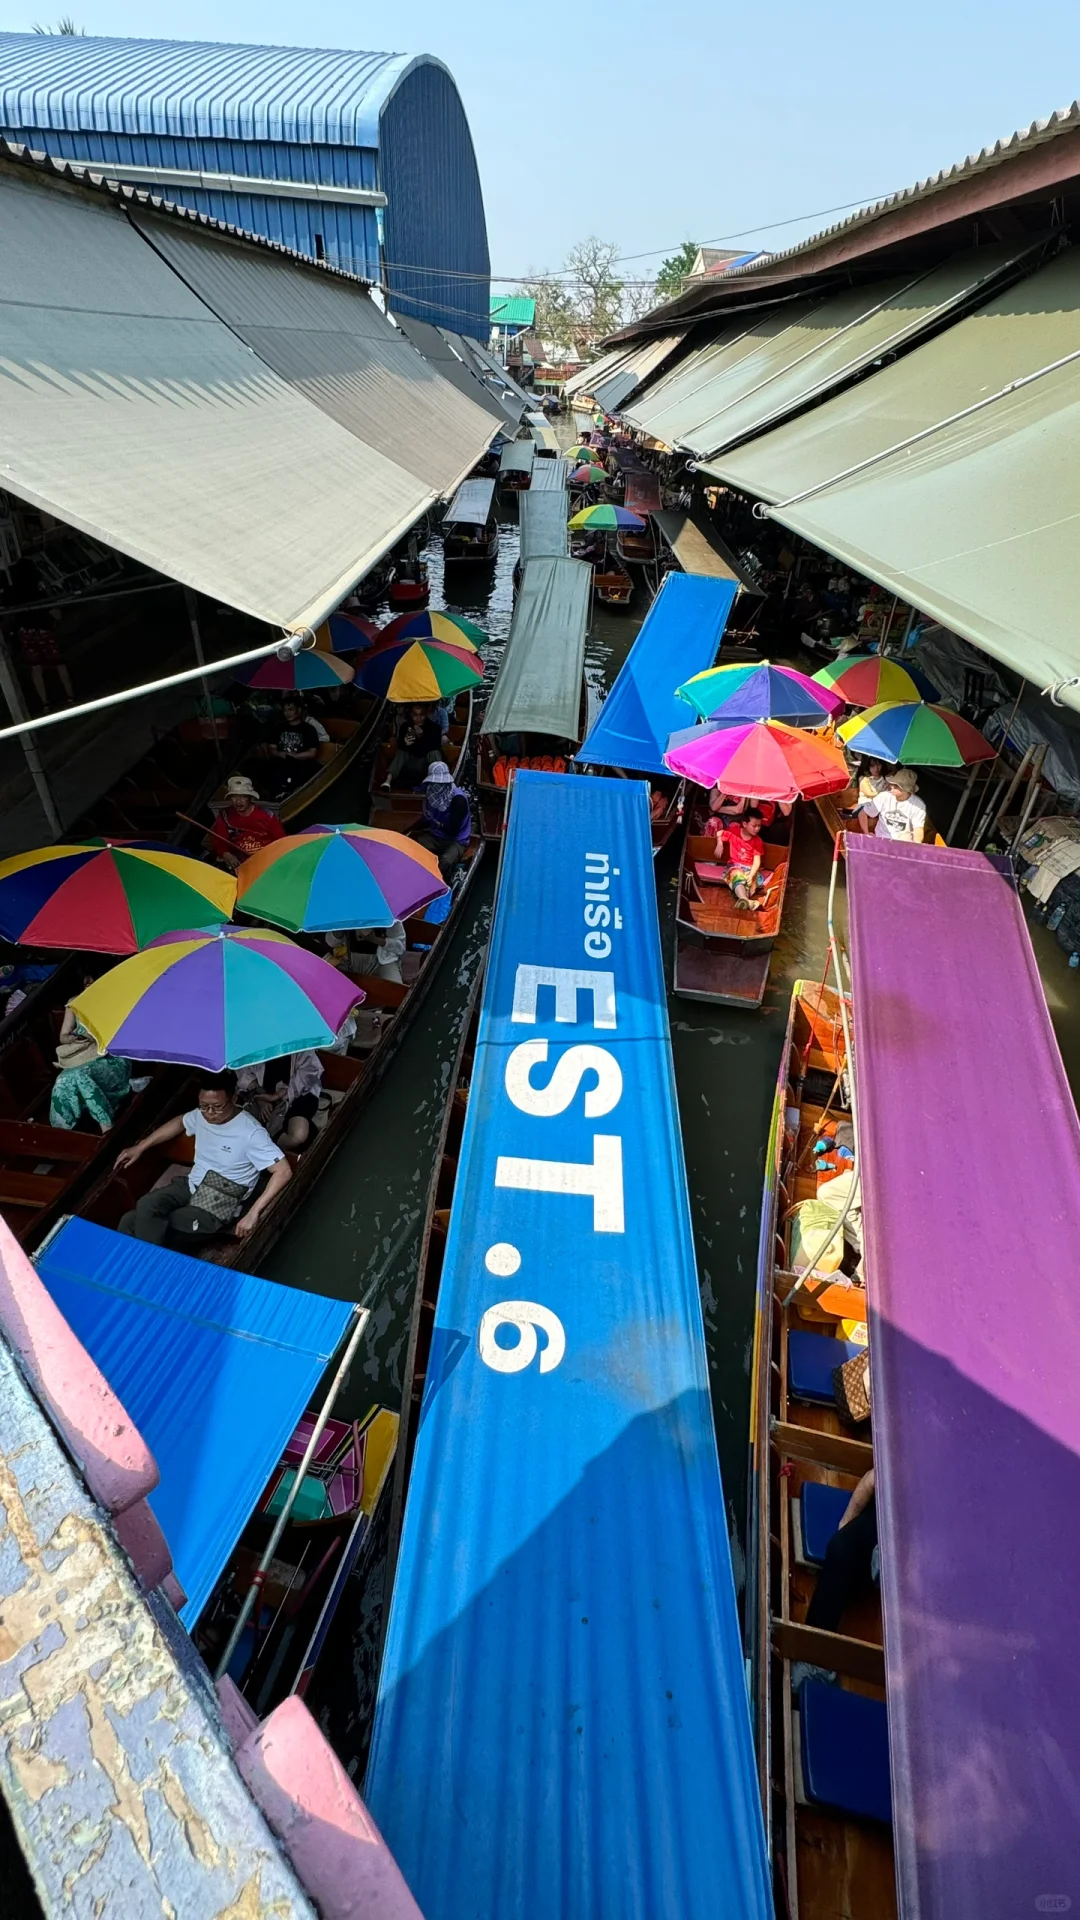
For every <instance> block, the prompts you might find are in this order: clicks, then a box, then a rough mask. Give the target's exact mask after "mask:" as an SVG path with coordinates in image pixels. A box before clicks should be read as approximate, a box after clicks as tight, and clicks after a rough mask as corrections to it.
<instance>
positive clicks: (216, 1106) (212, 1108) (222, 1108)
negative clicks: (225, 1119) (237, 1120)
mask: <svg viewBox="0 0 1080 1920" xmlns="http://www.w3.org/2000/svg"><path fill="white" fill-rule="evenodd" d="M231 1106H232V1101H231V1100H230V1099H229V1096H228V1094H222V1096H221V1098H220V1099H219V1100H200V1101H199V1112H200V1113H204V1114H205V1115H206V1117H207V1119H208V1120H212V1119H213V1117H214V1115H215V1113H228V1111H229V1108H230V1107H231Z"/></svg>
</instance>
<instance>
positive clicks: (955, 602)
mask: <svg viewBox="0 0 1080 1920" xmlns="http://www.w3.org/2000/svg"><path fill="white" fill-rule="evenodd" d="M1078 350H1080V258H1077V257H1076V249H1075V248H1071V247H1070V248H1067V249H1066V250H1065V251H1064V252H1063V253H1061V254H1059V255H1058V256H1057V258H1056V259H1055V260H1053V261H1051V263H1050V265H1049V266H1046V267H1042V268H1040V270H1039V271H1038V272H1037V273H1033V274H1030V275H1029V276H1028V278H1027V279H1026V280H1020V281H1018V282H1017V283H1016V284H1015V285H1013V286H1010V287H1009V289H1008V291H1007V292H1004V293H998V294H996V295H995V296H994V298H993V299H990V300H987V301H986V303H985V304H984V305H983V306H981V307H980V308H979V309H978V311H977V312H975V313H973V314H971V315H970V316H969V317H968V318H967V319H964V320H959V321H957V323H956V325H955V326H952V327H948V328H946V330H945V331H944V332H942V333H939V334H938V335H937V336H936V337H935V338H934V339H932V340H928V341H927V342H926V343H925V344H924V345H922V346H918V347H916V348H915V349H914V350H913V351H912V352H911V353H907V354H905V355H904V356H903V357H902V358H901V359H899V360H897V361H895V362H894V363H893V365H891V366H887V367H883V368H882V369H881V371H880V372H878V373H875V374H873V375H871V376H870V377H869V378H867V379H866V380H863V381H861V382H860V383H859V384H858V385H857V386H855V387H853V388H852V389H851V390H850V392H847V393H843V394H839V395H837V396H836V397H835V398H833V399H831V400H827V401H825V402H824V404H822V405H821V406H817V407H814V408H813V410H812V411H810V412H808V413H807V414H806V415H805V416H804V417H803V418H801V419H798V420H793V421H790V422H789V423H788V424H787V425H786V426H782V427H778V428H777V429H776V430H775V431H774V432H772V433H768V434H764V435H763V436H762V437H761V438H760V439H758V440H755V441H753V442H752V444H751V445H750V446H747V447H741V448H739V449H738V450H737V452H735V453H732V454H725V455H724V456H723V457H722V458H720V459H718V460H717V461H715V462H714V463H711V464H710V467H709V471H710V472H715V473H716V474H717V475H718V476H719V477H720V478H721V479H722V480H724V481H725V482H726V483H728V484H731V485H735V486H739V487H743V488H745V489H746V490H747V491H748V492H751V493H754V494H757V495H758V496H759V497H760V498H763V499H766V500H771V501H775V502H776V503H777V504H776V505H775V506H774V507H773V509H772V513H773V517H774V518H775V519H777V520H779V521H780V522H781V523H782V525H784V526H785V527H790V528H792V529H793V531H794V532H796V533H800V534H803V535H805V537H806V538H807V539H808V540H811V541H813V542H814V544H815V545H816V546H818V547H823V548H824V549H825V551H826V552H828V553H832V554H835V555H836V556H837V557H838V558H839V559H840V560H842V561H844V562H845V563H846V564H849V565H851V566H853V567H856V568H858V570H859V571H860V572H861V573H865V574H867V575H869V577H870V578H871V579H872V580H876V581H878V582H879V583H880V584H881V585H882V586H884V587H886V588H887V589H888V591H889V592H890V593H895V594H898V595H899V596H900V597H901V598H902V599H904V600H906V601H907V602H909V603H910V604H911V605H912V606H915V607H918V608H919V609H920V610H921V612H922V613H923V614H926V615H928V616H929V618H930V619H931V620H936V621H939V622H940V623H941V625H942V626H944V627H946V628H947V629H948V631H949V632H950V633H958V634H961V635H963V637H964V638H965V639H966V640H970V641H972V643H973V644H974V645H975V646H977V647H980V648H981V649H982V650H983V652H985V653H989V654H991V655H992V656H993V658H994V659H995V660H1000V661H1002V662H1004V664H1005V665H1006V666H1008V667H1011V668H1012V669H1013V670H1014V671H1015V672H1016V673H1019V674H1021V675H1023V676H1024V677H1025V678H1026V679H1028V680H1030V681H1031V682H1032V683H1033V684H1034V685H1035V686H1036V687H1046V686H1050V685H1053V684H1055V683H1056V682H1059V681H1061V682H1064V685H1063V686H1062V687H1061V693H1060V698H1061V699H1062V700H1063V701H1064V702H1065V703H1066V704H1068V705H1070V706H1073V707H1077V706H1080V687H1078V686H1077V685H1076V684H1075V682H1076V678H1077V676H1078V675H1080V641H1078V639H1077V633H1076V622H1075V619H1074V609H1075V607H1076V604H1077V598H1078V596H1080V541H1078V539H1077V537H1076V532H1077V527H1078V525H1080V464H1078V463H1077V461H1076V460H1075V458H1074V450H1075V445H1076V435H1077V422H1078V419H1080V361H1078V360H1077V358H1076V355H1077V352H1078ZM1070 682H1071V683H1072V684H1070Z"/></svg>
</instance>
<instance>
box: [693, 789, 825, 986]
mask: <svg viewBox="0 0 1080 1920" xmlns="http://www.w3.org/2000/svg"><path fill="white" fill-rule="evenodd" d="M704 827H705V813H704V806H703V796H702V795H701V794H700V793H699V794H698V798H697V803H696V805H693V806H691V807H690V808H689V809H688V815H687V829H686V838H685V840H684V842H683V849H682V856H681V859H680V861H679V890H678V895H677V900H676V907H675V972H674V979H673V985H674V990H675V992H676V993H678V994H681V995H682V996H683V998H684V999H687V1000H715V1001H719V1002H720V1003H721V1004H722V1005H724V1006H729V1007H760V1005H761V1002H762V1000H763V998H764V995H765V984H766V981H767V980H768V977H769V964H770V960H771V956H772V949H773V946H774V944H775V941H776V937H777V934H778V933H779V931H780V923H781V921H782V919H783V916H784V902H785V900H786V897H787V883H788V874H789V871H790V867H791V849H792V841H793V838H794V828H795V816H794V814H793V813H792V814H789V815H788V816H787V818H786V820H785V818H784V816H783V815H779V816H778V817H777V822H776V832H777V833H778V834H782V835H783V838H778V839H777V840H775V841H768V840H767V841H766V842H765V851H764V855H763V857H762V864H761V870H762V875H763V876H764V881H765V888H766V890H767V891H766V896H765V898H766V904H765V905H764V906H763V907H762V908H761V909H760V910H755V909H754V908H751V907H744V906H741V905H740V903H739V902H738V900H736V898H735V895H734V894H733V893H732V891H731V889H730V887H729V886H728V884H727V881H726V878H725V869H724V868H722V867H720V866H718V865H717V860H716V842H715V841H714V840H713V839H711V838H710V837H709V836H708V835H706V834H705V832H704Z"/></svg>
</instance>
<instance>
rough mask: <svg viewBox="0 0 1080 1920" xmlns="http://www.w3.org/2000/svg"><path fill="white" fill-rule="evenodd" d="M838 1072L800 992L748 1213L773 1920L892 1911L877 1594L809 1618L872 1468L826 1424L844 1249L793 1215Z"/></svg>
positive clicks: (851, 1264) (830, 1003)
mask: <svg viewBox="0 0 1080 1920" xmlns="http://www.w3.org/2000/svg"><path fill="white" fill-rule="evenodd" d="M845 1067H846V1061H845V1048H844V1039H843V1030H842V1024H841V1018H840V1003H839V997H838V995H837V994H836V993H835V992H834V991H833V990H832V989H830V988H828V987H824V986H815V985H810V984H808V983H805V982H800V983H799V985H798V986H797V987H796V993H795V999H794V1002H793V1009H792V1017H791V1022H790V1026H789V1033H788V1044H787V1047H786V1051H785V1062H784V1066H783V1067H782V1070H781V1078H780V1085H779V1090H778V1095H777V1108H776V1114H775V1117H774V1127H773V1135H772V1144H771V1147H770V1152H771V1153H773V1154H774V1155H775V1158H774V1161H773V1164H772V1166H771V1167H770V1168H769V1169H768V1172H767V1185H766V1196H765V1210H764V1214H763V1220H762V1239H761V1247H762V1256H761V1258H762V1271H761V1274H760V1276H759V1297H758V1324H757V1337H756V1350H755V1363H754V1414H753V1450H752V1471H751V1492H752V1543H751V1545H752V1569H751V1578H750V1595H751V1600H750V1603H749V1604H748V1637H749V1638H750V1639H751V1643H752V1644H751V1668H752V1672H753V1674H754V1692H755V1699H754V1712H755V1720H756V1732H757V1740H758V1753H759V1763H760V1767H761V1775H762V1793H763V1800H764V1805H765V1812H766V1822H767V1826H768V1827H769V1829H770V1830H771V1839H772V1851H773V1857H774V1863H775V1869H776V1878H777V1887H776V1893H777V1910H778V1912H779V1913H781V1914H783V1915H785V1916H786V1920H839V1916H850V1920H867V1917H868V1916H871V1915H872V1916H873V1920H893V1916H895V1914H896V1912H897V1906H896V1891H895V1878H894V1865H893V1847H892V1832H891V1797H890V1785H889V1758H888V1723H887V1717H886V1706H885V1658H884V1650H883V1637H882V1616H881V1600H880V1593H879V1590H878V1587H877V1586H876V1584H875V1583H874V1581H873V1580H872V1578H870V1577H867V1578H866V1580H865V1581H864V1582H863V1583H862V1584H861V1585H858V1586H857V1587H856V1588H855V1589H854V1590H853V1591H852V1593H851V1594H850V1595H849V1597H848V1600H847V1604H846V1605H845V1607H844V1611H843V1614H842V1618H841V1619H840V1622H839V1628H838V1630H837V1631H835V1632H834V1631H827V1630H826V1629H825V1628H823V1627H821V1626H818V1625H813V1624H811V1623H810V1622H808V1620H807V1612H808V1609H809V1608H810V1605H811V1600H812V1597H813V1595H814V1592H815V1588H816V1585H817V1581H818V1579H819V1576H820V1575H821V1571H822V1568H823V1566H824V1565H825V1562H826V1556H827V1554H828V1553H829V1549H830V1542H831V1541H832V1540H833V1539H834V1536H836V1535H837V1533H838V1531H839V1529H840V1523H841V1519H842V1517H843V1516H844V1514H845V1511H846V1509H847V1507H848V1503H849V1501H850V1499H851V1496H852V1493H853V1492H854V1490H855V1488H856V1487H857V1485H858V1484H859V1482H860V1480H861V1478H862V1476H863V1475H864V1474H865V1473H866V1472H867V1471H868V1470H869V1469H870V1468H871V1467H872V1465H873V1449H872V1445H871V1439H870V1422H869V1419H867V1420H866V1421H864V1422H861V1423H860V1424H858V1425H854V1424H853V1423H852V1422H851V1420H850V1418H849V1419H844V1418H842V1417H841V1413H840V1410H839V1408H840V1400H839V1399H838V1393H837V1386H836V1383H835V1382H834V1374H835V1371H836V1369H837V1368H838V1367H839V1366H841V1365H843V1363H844V1362H845V1361H848V1360H852V1359H855V1358H856V1357H857V1356H859V1355H862V1354H864V1353H865V1350H866V1340H867V1333H866V1295H865V1291H864V1289H863V1286H862V1284H861V1282H860V1278H859V1274H858V1271H857V1261H858V1253H857V1249H856V1248H854V1247H853V1246H852V1245H851V1244H850V1242H849V1240H848V1238H847V1236H846V1235H845V1234H844V1232H843V1231H841V1232H840V1233H839V1234H838V1235H837V1236H836V1238H835V1239H834V1241H833V1243H832V1245H831V1246H830V1247H826V1245H825V1243H824V1242H825V1234H824V1230H823V1229H822V1228H821V1227H820V1226H818V1228H817V1230H816V1231H817V1238H816V1241H815V1240H814V1239H813V1238H812V1236H811V1233H810V1230H809V1229H807V1230H806V1237H805V1238H803V1237H801V1234H800V1219H801V1217H802V1216H800V1212H799V1209H800V1208H801V1207H802V1206H803V1205H804V1203H807V1202H814V1201H815V1200H816V1199H817V1197H818V1194H819V1192H820V1191H821V1189H822V1187H823V1186H824V1185H825V1184H826V1183H827V1182H828V1180H830V1179H833V1178H835V1177H836V1165H837V1161H836V1154H835V1151H834V1152H833V1153H832V1155H831V1156H829V1155H825V1156H823V1154H822V1151H821V1143H822V1141H823V1140H835V1139H836V1137H837V1133H836V1132H834V1131H833V1129H834V1128H835V1129H837V1130H838V1131H839V1130H840V1129H842V1128H844V1127H845V1126H850V1121H851V1115H850V1111H849V1110H848V1108H847V1107H846V1105H845V1104H844V1102H845V1096H846V1084H847V1082H846V1071H845V1070H844V1069H845ZM841 1137H843V1136H842V1134H841ZM810 1260H814V1261H815V1262H819V1263H820V1269H821V1270H820V1271H819V1270H818V1266H817V1265H816V1264H815V1265H812V1266H811V1265H808V1264H807V1262H808V1261H810ZM834 1260H835V1261H836V1265H835V1266H834V1265H833V1262H834ZM848 1411H849V1413H850V1408H849V1409H848ZM797 1663H802V1664H801V1665H797ZM806 1666H809V1667H810V1668H811V1669H812V1670H813V1671H812V1672H811V1674H810V1675H809V1676H806V1677H804V1673H805V1667H806ZM793 1670H794V1684H793ZM819 1675H824V1676H831V1679H830V1678H828V1677H824V1678H823V1677H819ZM800 1682H801V1684H799V1683H800ZM796 1685H797V1691H796V1690H795V1686H796Z"/></svg>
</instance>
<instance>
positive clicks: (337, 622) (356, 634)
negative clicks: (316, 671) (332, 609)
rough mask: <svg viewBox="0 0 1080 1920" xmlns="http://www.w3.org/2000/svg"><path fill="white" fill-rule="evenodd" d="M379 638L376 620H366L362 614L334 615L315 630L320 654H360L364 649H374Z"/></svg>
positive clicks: (316, 643)
mask: <svg viewBox="0 0 1080 1920" xmlns="http://www.w3.org/2000/svg"><path fill="white" fill-rule="evenodd" d="M378 638H379V629H378V627H377V626H376V624H375V622H374V620H365V619H364V616H363V614H362V613H332V614H331V615H330V618H329V620H324V621H323V623H322V626H321V627H317V628H316V629H315V645H316V648H317V649H318V651H319V652H320V653H359V651H360V649H361V648H362V647H373V646H374V645H375V642H376V641H377V640H378Z"/></svg>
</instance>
